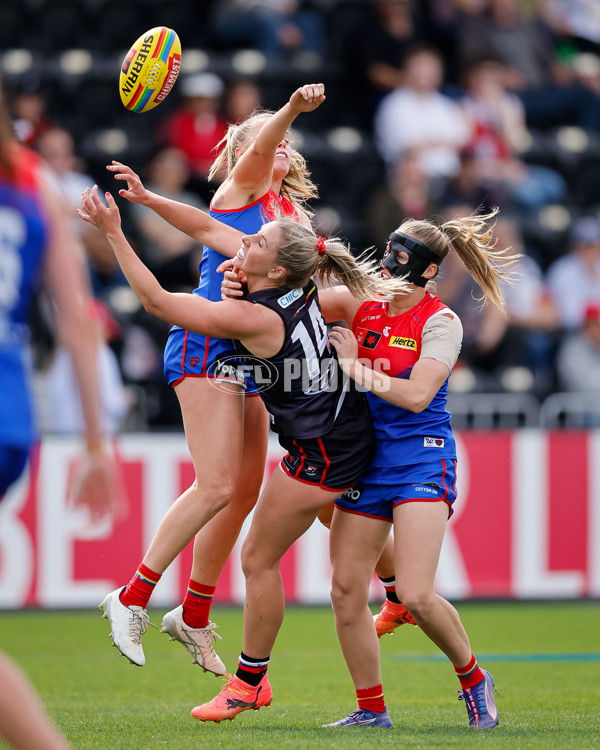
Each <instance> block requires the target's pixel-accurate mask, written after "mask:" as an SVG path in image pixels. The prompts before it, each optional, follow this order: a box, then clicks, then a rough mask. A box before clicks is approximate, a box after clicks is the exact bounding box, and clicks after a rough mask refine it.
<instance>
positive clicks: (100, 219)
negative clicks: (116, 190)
mask: <svg viewBox="0 0 600 750" xmlns="http://www.w3.org/2000/svg"><path fill="white" fill-rule="evenodd" d="M105 198H106V201H107V203H108V206H105V205H104V203H102V201H101V200H100V197H99V196H98V185H94V187H93V188H92V190H91V192H90V189H89V188H86V189H85V190H84V191H83V193H82V195H81V208H78V209H77V214H78V215H79V217H80V218H81V219H83V220H84V221H87V223H88V224H93V226H95V227H97V228H98V229H99V230H100V231H101V232H104V234H106V235H107V236H108V235H110V234H114V233H115V232H118V231H119V230H120V229H121V214H120V213H119V209H118V207H117V204H116V203H115V199H114V198H113V197H112V195H111V194H110V193H105Z"/></svg>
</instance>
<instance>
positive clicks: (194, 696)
mask: <svg viewBox="0 0 600 750" xmlns="http://www.w3.org/2000/svg"><path fill="white" fill-rule="evenodd" d="M458 609H459V611H460V614H461V617H462V619H463V622H464V624H465V626H466V628H467V631H468V632H469V635H470V638H471V642H472V646H473V649H474V651H475V654H476V655H477V656H478V658H479V661H480V663H481V664H482V666H485V667H487V668H489V669H490V671H491V672H492V673H493V675H494V679H495V682H496V686H497V689H498V692H497V696H496V698H497V703H498V706H499V710H500V726H499V727H497V728H496V729H495V730H493V731H492V732H474V731H473V730H469V729H468V725H467V715H466V710H465V707H464V703H462V702H460V703H459V702H458V700H457V697H456V695H455V691H456V690H457V689H458V681H457V679H456V677H455V676H454V673H453V670H452V667H451V666H450V665H449V664H448V662H446V661H445V660H443V659H442V658H441V657H440V654H439V652H438V651H437V650H436V648H435V647H434V646H433V645H432V644H431V643H430V642H429V641H428V639H427V638H426V637H425V636H424V634H423V633H422V632H421V631H420V630H418V629H416V628H413V627H411V626H408V625H405V626H403V627H402V628H401V629H400V630H399V631H398V632H397V634H396V635H394V636H393V637H390V636H385V637H384V638H383V639H382V642H381V653H382V668H383V682H384V689H385V694H386V702H387V706H388V710H389V712H390V715H391V717H392V720H393V722H394V728H393V729H391V730H386V729H376V730H373V729H362V730H356V729H354V730H345V731H343V730H326V729H321V728H320V724H322V723H325V722H327V721H332V720H335V719H338V718H341V717H342V716H344V715H345V714H347V713H348V712H349V711H351V710H353V709H354V708H355V706H356V704H355V698H354V691H353V688H352V684H351V682H350V679H349V677H348V674H347V672H346V669H345V666H344V662H343V660H342V657H341V654H340V651H339V648H338V645H337V640H336V636H335V630H334V626H333V617H332V614H331V611H330V610H329V609H327V608H308V607H305V608H301V607H290V608H289V609H288V612H287V615H286V619H285V622H284V625H283V628H282V631H281V633H280V636H279V639H278V642H277V645H276V647H275V651H274V653H273V659H272V662H271V666H270V669H269V674H270V679H271V683H272V685H273V690H274V695H275V699H274V701H273V705H272V706H271V708H270V709H262V710H261V711H260V712H258V713H255V712H253V711H248V712H245V713H243V714H241V715H240V716H239V717H238V718H237V719H236V720H235V721H234V722H224V723H222V724H220V725H218V726H217V725H214V724H208V723H207V724H201V723H200V722H198V721H197V720H195V719H193V718H192V717H191V716H190V713H189V712H190V709H191V708H192V707H193V706H195V705H197V704H198V703H202V702H204V701H206V700H208V699H210V698H212V697H213V695H214V694H215V693H216V692H217V691H218V690H219V689H220V687H221V684H222V683H221V680H220V679H219V678H216V677H214V676H212V675H209V674H204V673H203V672H202V671H201V670H200V669H199V668H197V667H195V666H192V664H191V660H190V657H189V656H188V654H187V652H186V651H185V650H184V648H183V647H182V646H181V645H180V644H177V643H169V641H168V639H167V637H166V636H165V635H160V634H159V633H157V632H156V631H155V630H152V629H150V631H149V632H148V633H147V634H146V635H145V636H144V649H145V652H146V666H145V667H144V668H142V669H140V668H138V667H133V666H131V665H130V664H129V663H128V662H127V661H126V660H125V659H121V658H119V655H118V653H117V651H116V650H115V649H112V648H110V643H111V641H110V640H109V639H108V632H109V628H108V625H107V623H106V622H104V621H102V620H101V619H100V614H99V613H95V612H94V613H92V612H90V613H87V612H85V613H72V612H55V613H52V612H47V613H41V612H26V613H12V612H4V613H0V645H1V647H2V648H3V649H5V650H6V651H7V652H8V653H9V654H10V655H11V656H12V657H13V658H15V659H16V660H17V662H18V663H19V664H20V665H21V666H22V667H23V668H24V669H25V671H26V672H27V673H28V675H29V676H30V678H31V679H32V681H33V682H34V684H35V685H36V687H37V688H38V690H39V691H40V693H41V695H42V698H43V700H44V702H45V703H46V706H47V707H48V710H49V712H50V714H51V715H52V717H53V719H54V720H55V721H56V723H57V724H58V725H59V726H60V727H61V729H62V730H63V732H64V733H65V734H66V735H67V737H68V738H69V740H70V741H71V742H72V743H73V745H74V746H75V747H76V748H102V749H103V750H117V749H119V748H127V749H128V750H146V749H148V750H154V748H165V747H168V748H186V749H187V748H208V749H209V750H211V749H212V748H251V749H252V748H260V749H261V750H263V748H264V749H265V750H269V749H270V748H278V749H280V748H354V747H369V748H371V747H373V748H374V747H377V748H380V747H383V748H385V747H390V748H392V747H393V748H420V749H421V750H426V748H480V747H481V748H483V747H485V748H511V749H513V750H516V749H519V750H520V749H521V748H522V749H525V748H561V749H562V750H566V749H568V748H572V749H573V750H585V749H586V748H600V603H597V602H596V603H589V602H581V603H572V604H564V603H557V604H526V603H514V604H461V605H459V607H458ZM150 614H151V617H152V620H153V621H154V622H155V623H157V624H159V625H160V620H161V615H162V612H161V613H159V612H151V613H150ZM213 619H215V620H216V621H217V622H218V624H219V631H218V632H219V633H220V634H221V635H222V636H223V641H222V642H221V643H220V644H219V649H218V651H219V654H220V655H221V657H222V658H223V659H224V661H225V663H226V664H227V666H228V668H229V669H234V667H235V661H236V658H237V656H238V653H239V650H240V647H241V610H239V609H234V608H232V609H228V608H215V609H214V610H213ZM0 689H1V686H0ZM0 744H1V743H0ZM40 750H43V749H42V748H40Z"/></svg>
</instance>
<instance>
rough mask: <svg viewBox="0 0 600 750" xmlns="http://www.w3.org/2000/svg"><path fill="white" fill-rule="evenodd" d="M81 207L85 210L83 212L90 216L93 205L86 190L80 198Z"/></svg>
mask: <svg viewBox="0 0 600 750" xmlns="http://www.w3.org/2000/svg"><path fill="white" fill-rule="evenodd" d="M81 206H82V208H84V209H85V212H86V213H87V214H92V213H93V211H94V204H93V203H92V201H91V199H90V191H89V189H88V188H86V189H85V191H84V193H83V195H82V196H81Z"/></svg>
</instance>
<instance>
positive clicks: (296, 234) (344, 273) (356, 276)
mask: <svg viewBox="0 0 600 750" xmlns="http://www.w3.org/2000/svg"><path fill="white" fill-rule="evenodd" d="M276 223H277V225H278V227H279V229H280V232H281V239H282V242H281V245H280V246H279V247H278V250H277V259H276V262H277V263H279V264H280V265H282V266H283V267H284V268H285V269H286V275H285V277H284V282H285V285H286V287H289V288H292V289H296V288H301V287H304V286H305V285H306V284H308V282H309V280H310V278H311V276H313V275H314V274H316V275H317V276H318V277H319V278H320V279H322V280H323V281H324V282H330V281H331V279H336V280H337V281H339V282H340V283H342V284H343V285H344V286H346V287H348V289H349V290H350V291H351V292H352V294H353V295H354V296H355V297H356V298H357V299H361V300H374V299H382V300H388V299H391V298H392V297H393V296H394V295H396V294H401V293H403V292H405V291H406V290H407V288H408V285H407V283H406V282H405V281H403V280H402V279H398V278H392V279H384V278H382V277H381V274H380V264H379V262H378V261H376V260H374V259H372V258H370V257H368V256H367V255H366V254H365V253H363V254H362V255H361V256H360V257H358V258H355V257H354V256H353V255H352V253H351V252H350V250H349V248H348V246H347V245H346V244H345V243H344V242H342V240H340V239H338V238H337V237H334V238H331V239H327V240H323V238H318V237H317V236H316V235H315V233H314V232H313V231H312V230H311V229H309V228H308V227H305V226H303V225H302V224H299V223H298V222H296V221H293V220H292V219H277V222H276Z"/></svg>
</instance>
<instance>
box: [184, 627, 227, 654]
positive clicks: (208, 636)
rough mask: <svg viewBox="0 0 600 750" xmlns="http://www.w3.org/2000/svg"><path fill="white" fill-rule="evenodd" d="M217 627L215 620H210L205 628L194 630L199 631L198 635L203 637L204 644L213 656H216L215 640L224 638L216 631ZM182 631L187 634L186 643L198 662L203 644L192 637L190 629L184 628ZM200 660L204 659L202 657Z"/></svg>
mask: <svg viewBox="0 0 600 750" xmlns="http://www.w3.org/2000/svg"><path fill="white" fill-rule="evenodd" d="M216 627H217V625H216V624H215V623H214V622H209V623H208V625H207V626H206V627H205V628H196V629H195V630H194V631H193V632H194V633H198V635H199V636H200V637H201V638H202V640H203V641H204V643H203V644H202V645H203V646H204V647H205V648H207V649H208V652H209V654H210V655H211V656H216V654H215V649H214V646H213V642H214V643H216V642H217V640H219V641H222V640H223V638H222V637H221V636H220V635H219V634H218V633H215V628H216ZM182 632H183V633H184V635H186V636H187V638H186V645H187V647H188V649H189V650H190V651H191V652H192V653H193V656H194V659H195V660H196V662H198V657H199V656H200V657H201V656H202V645H199V644H198V643H196V641H195V640H194V639H193V638H192V636H191V635H190V629H187V630H182ZM200 661H202V659H200Z"/></svg>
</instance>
